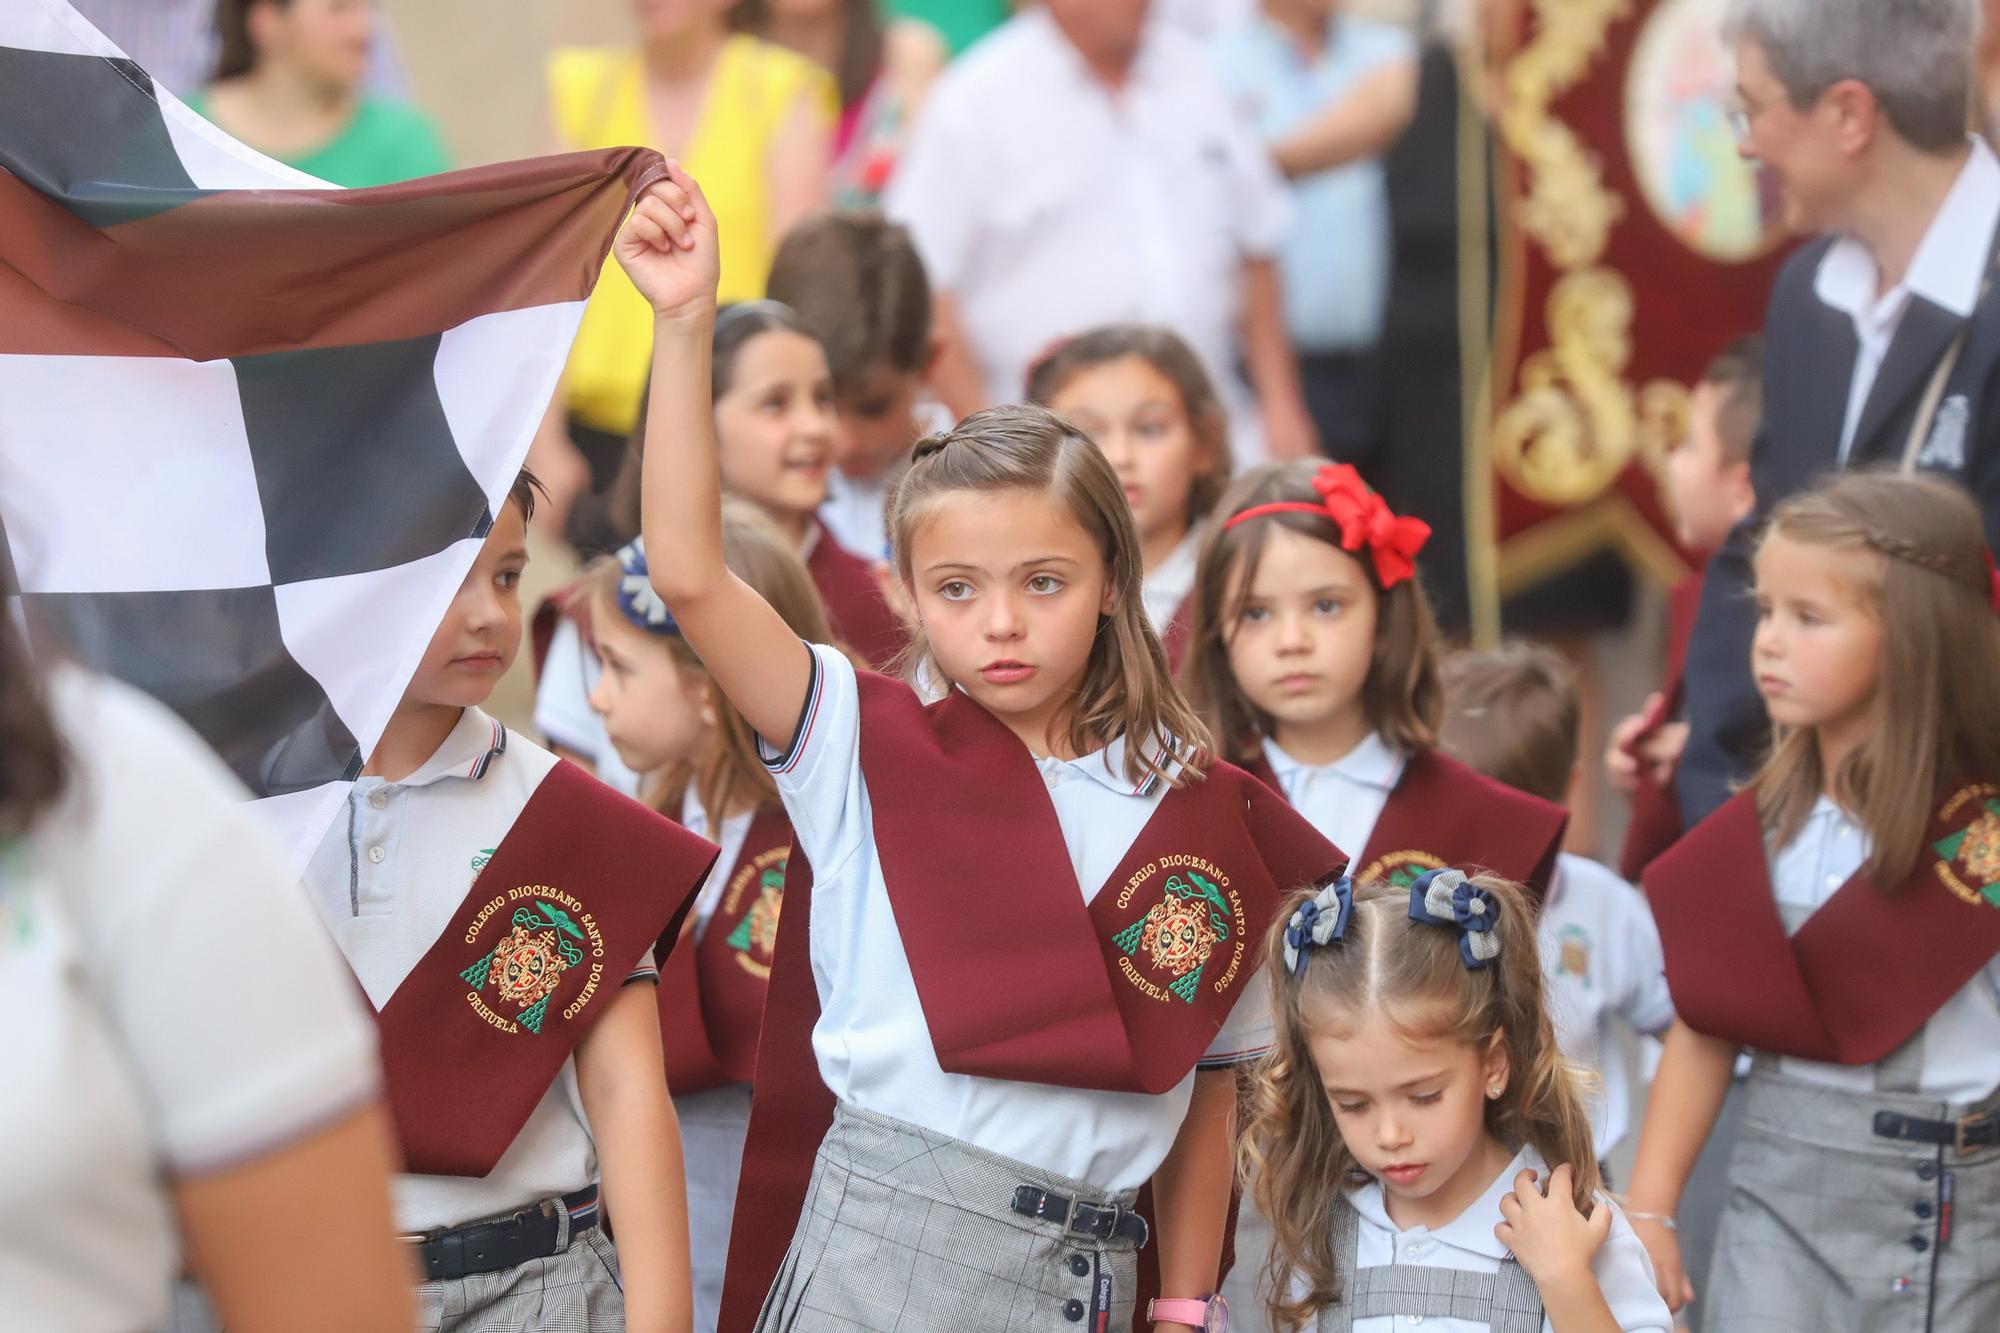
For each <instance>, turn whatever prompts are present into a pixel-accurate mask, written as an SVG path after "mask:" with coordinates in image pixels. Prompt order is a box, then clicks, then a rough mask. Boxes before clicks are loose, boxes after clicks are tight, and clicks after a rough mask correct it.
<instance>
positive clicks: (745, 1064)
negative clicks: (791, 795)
mask: <svg viewBox="0 0 2000 1333" xmlns="http://www.w3.org/2000/svg"><path fill="white" fill-rule="evenodd" d="M791 848H792V822H791V820H789V819H787V818H786V817H785V811H784V807H783V806H766V807H764V808H762V809H760V810H758V811H757V813H756V814H755V815H753V816H751V818H750V828H749V831H748V832H747V833H745V834H744V835H743V850H742V851H741V852H740V853H738V855H737V857H736V864H735V865H733V866H731V867H730V870H729V877H728V878H727V879H726V880H724V881H723V887H722V895H721V897H720V898H718V899H717V900H716V904H715V912H714V914H713V915H711V916H710V917H709V919H708V925H707V927H706V928H705V929H704V930H703V931H702V935H701V940H700V942H699V943H698V944H696V945H695V946H694V947H692V948H689V947H687V946H686V944H685V943H683V944H682V947H680V948H677V949H674V950H673V951H672V952H671V953H669V952H666V951H665V949H663V950H662V955H661V956H662V958H663V959H664V962H663V963H662V965H661V967H660V1037H661V1041H662V1043H663V1044H664V1046H665V1048H666V1056H667V1087H668V1088H669V1089H670V1090H671V1091H673V1092H675V1093H688V1092H701V1091H704V1090H706V1089H709V1088H721V1087H728V1086H730V1085H732V1084H737V1083H748V1082H750V1080H751V1078H752V1076H753V1075H754V1074H755V1073H756V1064H757V1029H758V1027H759V1025H760V1024H761V1023H762V1022H763V1020H764V994H765V991H766V990H767V989H768V988H769V985H770V978H771V960H772V957H773V953H774V950H775V948H776V946H777V942H778V912H779V908H780V905H781V904H782V902H783V894H784V883H785V863H786V859H787V858H788V856H789V855H790V853H791ZM661 943H662V945H671V944H672V943H673V941H671V940H663V941H661Z"/></svg>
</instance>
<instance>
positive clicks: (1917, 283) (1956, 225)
mask: <svg viewBox="0 0 2000 1333" xmlns="http://www.w3.org/2000/svg"><path fill="white" fill-rule="evenodd" d="M1969 142H1970V143H1971V145H1972V155H1971V156H1970V157H1969V158H1967V159H1966V162H1965V165H1964V166H1963V167H1961V168H1960V169H1959V173H1958V179H1957V181H1955V182H1954V183H1953V184H1952V187H1951V192H1950V193H1949V194H1947V195H1946V196H1945V200H1944V205H1943V206H1942V207H1941V208H1939V209H1938V212H1937V216H1936V217H1934V218H1932V219H1931V225H1930V226H1929V227H1928V228H1926V229H1925V231H1924V236H1923V239H1922V240H1921V241H1919V242H1918V243H1917V248H1916V251H1915V252H1914V253H1913V254H1912V255H1911V256H1910V267H1909V269H1908V270H1907V271H1906V272H1905V273H1904V274H1903V280H1902V281H1901V282H1900V283H1897V284H1896V285H1895V286H1894V287H1891V288H1890V289H1889V290H1888V291H1886V292H1883V293H1882V294H1881V295H1880V296H1877V295H1876V294H1875V293H1876V288H1877V287H1878V286H1879V285H1880V283H1881V280H1882V274H1881V270H1880V269H1879V268H1877V267H1876V264H1875V256H1874V254H1873V253H1871V252H1870V251H1869V249H1868V247H1867V246H1865V245H1863V244H1862V243H1861V242H1860V241H1858V240H1856V239H1855V238H1854V237H1852V236H1842V237H1841V238H1840V239H1838V240H1836V241H1835V242H1834V243H1833V244H1832V245H1831V246H1829V247H1828V248H1827V252H1826V253H1825V254H1824V255H1822V256H1821V257H1820V261H1819V269H1818V271H1817V272H1816V273H1815V274H1814V279H1813V287H1814V291H1815V293H1816V294H1817V295H1818V297H1819V299H1820V300H1821V301H1823V302H1825V303H1826V304H1827V305H1830V306H1832V307H1833V308H1834V309H1835V310H1838V311H1841V312H1842V313H1844V314H1846V315H1847V317H1848V318H1849V319H1851V320H1853V321H1854V336H1855V339H1856V341H1857V343H1858V346H1857V347H1856V348H1855V353H1854V376H1853V378H1852V379H1850V380H1849V381H1848V385H1847V416H1846V418H1845V422H1844V424H1843V425H1842V426H1841V430H1840V461H1841V464H1842V465H1843V466H1845V465H1846V463H1847V456H1848V454H1849V453H1850V452H1851V451H1852V450H1853V448H1854V433H1855V432H1856V431H1857V430H1859V429H1860V428H1861V413H1862V411H1863V409H1865V408H1866V407H1867V405H1868V395H1869V392H1870V391H1871V390H1873V389H1874V387H1875V379H1876V377H1877V376H1878V375H1879V374H1881V371H1882V361H1883V358H1885V357H1886V356H1888V354H1889V344H1890V343H1892V342H1894V341H1895V339H1896V330H1898V329H1900V328H1901V327H1902V326H1903V314H1904V312H1905V311H1907V310H1908V309H1909V308H1910V298H1911V297H1912V296H1921V297H1923V298H1924V299H1925V300H1927V301H1929V302H1930V303H1931V304H1933V305H1936V306H1940V307H1942V308H1943V309H1945V310H1948V311H1950V312H1951V313H1952V314H1954V315H1956V316H1958V317H1959V318H1960V319H1966V318H1969V317H1970V316H1971V314H1972V310H1973V307H1974V306H1976V305H1978V304H1979V290H1980V287H1981V286H1982V285H1983V284H1984V282H1985V279H1986V257H1987V253H1988V250H1989V249H1990V247H1991V245H1992V242H1993V229H1994V227H1995V226H1996V225H2000V159H1996V158H1995V157H1994V155H1993V150H1992V149H1991V148H1988V147H1987V146H1986V141H1985V140H1984V139H1980V138H1977V137H1973V138H1971V139H1969Z"/></svg>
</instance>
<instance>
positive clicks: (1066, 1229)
mask: <svg viewBox="0 0 2000 1333" xmlns="http://www.w3.org/2000/svg"><path fill="white" fill-rule="evenodd" d="M1084 1206H1085V1205H1084V1202H1083V1199H1082V1198H1081V1197H1080V1196H1078V1195H1071V1196H1070V1200H1069V1211H1068V1212H1067V1213H1065V1214H1063V1234H1064V1235H1066V1236H1085V1235H1088V1234H1090V1233H1088V1232H1087V1231H1085V1230H1084V1229H1083V1228H1082V1227H1080V1226H1078V1225H1077V1224H1076V1215H1077V1214H1078V1213H1080V1212H1082V1211H1083V1209H1084Z"/></svg>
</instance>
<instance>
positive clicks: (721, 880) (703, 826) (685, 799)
mask: <svg viewBox="0 0 2000 1333" xmlns="http://www.w3.org/2000/svg"><path fill="white" fill-rule="evenodd" d="M755 815H756V812H755V811H752V810H745V811H744V812H743V813H742V814H738V815H730V816H729V817H728V818H726V819H724V820H723V821H722V825H721V827H720V828H717V829H715V830H714V831H712V832H711V831H710V825H709V822H708V811H706V810H704V809H702V808H701V802H700V801H699V800H697V799H695V794H694V784H693V783H691V782H690V783H689V784H688V789H687V792H686V794H685V795H683V796H682V797H681V827H682V828H684V829H686V830H687V831H688V832H689V833H692V834H694V835H695V836H696V837H697V838H707V839H708V840H709V841H710V842H712V843H714V844H715V845H716V846H717V847H719V848H721V849H722V850H721V852H720V854H718V855H717V856H716V858H715V865H714V867H713V868H711V869H710V870H709V872H708V878H707V879H705V880H703V881H702V882H701V891H700V892H698V893H697V894H695V898H694V911H693V912H692V913H691V915H692V916H693V917H694V931H693V935H692V938H693V939H694V940H699V939H701V937H702V934H703V933H704V932H705V931H707V929H708V919H709V918H710V917H712V916H714V915H715V905H716V904H717V903H719V902H721V901H722V894H723V891H724V890H725V889H727V888H728V887H729V872H730V871H731V870H732V869H734V868H735V866H736V858H737V857H739V856H741V855H743V840H744V839H745V838H747V837H749V836H750V821H751V820H752V819H753V818H754V817H755Z"/></svg>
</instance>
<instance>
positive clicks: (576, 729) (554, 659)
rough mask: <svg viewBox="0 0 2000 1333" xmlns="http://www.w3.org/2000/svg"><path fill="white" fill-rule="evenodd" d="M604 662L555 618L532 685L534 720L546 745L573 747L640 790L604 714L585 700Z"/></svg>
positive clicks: (628, 789) (619, 785)
mask: <svg viewBox="0 0 2000 1333" xmlns="http://www.w3.org/2000/svg"><path fill="white" fill-rule="evenodd" d="M602 670H604V666H603V664H602V663H600V662H599V661H598V660H597V654H596V653H593V652H592V651H590V649H589V648H588V647H586V646H585V644H584V642H583V633H582V631H580V630H578V629H577V627H576V622H575V621H574V620H571V619H570V618H569V617H568V616H563V617H561V618H559V619H558V620H557V621H556V632H555V634H554V636H553V637H551V638H550V639H549V655H548V656H547V657H546V658H544V659H543V660H542V677H541V679H540V680H539V681H538V682H536V685H535V726H536V728H537V729H538V730H539V731H540V732H541V733H542V736H543V737H544V738H545V739H546V740H547V741H548V743H549V744H551V745H560V746H562V747H563V748H564V749H565V750H573V751H575V752H576V753H577V754H580V755H582V756H583V757H584V758H586V759H588V760H590V762H591V764H592V765H593V766H594V767H595V769H596V770H597V776H598V777H599V778H601V779H602V780H603V781H604V782H605V783H606V784H607V785H609V786H611V787H612V788H614V789H615V790H617V791H621V792H623V793H625V795H627V796H632V797H636V796H638V794H639V787H640V778H639V775H638V774H637V773H634V772H633V771H632V770H631V769H629V768H627V767H625V761H624V760H622V759H620V758H619V757H618V751H617V750H616V749H615V748H614V747H613V746H612V744H611V737H610V736H609V735H608V734H607V733H606V732H605V730H604V719H603V718H601V717H599V716H598V714H597V710H596V709H595V708H592V707H591V706H590V692H591V691H592V690H594V689H596V688H597V674H598V673H599V672H600V671H602Z"/></svg>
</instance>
